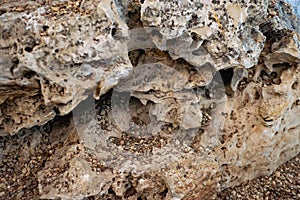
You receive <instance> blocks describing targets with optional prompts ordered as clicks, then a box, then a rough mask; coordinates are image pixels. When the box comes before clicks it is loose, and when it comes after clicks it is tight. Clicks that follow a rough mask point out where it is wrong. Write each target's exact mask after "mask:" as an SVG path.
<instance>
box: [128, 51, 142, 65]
mask: <svg viewBox="0 0 300 200" xmlns="http://www.w3.org/2000/svg"><path fill="white" fill-rule="evenodd" d="M143 55H145V51H144V50H143V49H137V50H134V51H129V52H128V57H129V60H130V62H131V64H132V65H133V66H134V67H136V66H137V65H138V62H139V59H140V58H141V56H143Z"/></svg>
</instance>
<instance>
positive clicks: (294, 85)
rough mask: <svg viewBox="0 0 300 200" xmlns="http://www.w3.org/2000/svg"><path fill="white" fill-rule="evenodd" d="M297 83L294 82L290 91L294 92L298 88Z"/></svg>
mask: <svg viewBox="0 0 300 200" xmlns="http://www.w3.org/2000/svg"><path fill="white" fill-rule="evenodd" d="M298 85H299V83H298V82H297V81H296V82H294V83H293V84H292V89H293V90H296V89H297V88H298Z"/></svg>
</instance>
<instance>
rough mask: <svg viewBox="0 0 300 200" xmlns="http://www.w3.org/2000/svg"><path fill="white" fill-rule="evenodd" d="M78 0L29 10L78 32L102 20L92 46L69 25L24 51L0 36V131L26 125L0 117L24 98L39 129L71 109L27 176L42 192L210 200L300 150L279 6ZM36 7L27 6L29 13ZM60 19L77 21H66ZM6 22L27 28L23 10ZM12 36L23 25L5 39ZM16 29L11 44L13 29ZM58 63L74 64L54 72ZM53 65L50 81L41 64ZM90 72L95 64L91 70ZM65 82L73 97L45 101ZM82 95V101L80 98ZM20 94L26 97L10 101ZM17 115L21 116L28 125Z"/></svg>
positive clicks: (293, 78)
mask: <svg viewBox="0 0 300 200" xmlns="http://www.w3.org/2000/svg"><path fill="white" fill-rule="evenodd" d="M78 2H79V1H78ZM80 2H81V3H78V5H79V6H78V7H77V8H78V9H79V11H80V13H78V14H76V13H73V12H72V13H68V10H66V11H64V9H65V8H64V9H62V10H61V8H59V7H58V8H57V7H49V8H50V10H51V12H54V11H55V12H56V11H57V12H60V11H61V12H62V13H63V14H62V16H61V15H58V16H60V17H62V19H60V18H55V19H52V18H44V15H41V16H39V18H42V19H43V20H45V21H46V22H47V20H50V19H52V21H51V23H54V24H55V23H56V22H57V21H59V23H62V22H64V23H67V25H66V27H74V26H73V25H72V24H68V23H71V22H72V23H80V22H81V20H82V24H81V26H80V27H81V28H84V27H86V29H85V30H94V29H93V28H95V27H96V25H95V26H89V24H90V23H92V22H90V21H89V20H92V21H93V20H96V19H98V18H99V17H103V18H104V19H106V20H108V22H107V23H108V25H107V26H108V27H110V29H109V28H108V29H106V28H105V27H107V26H102V25H101V26H100V27H99V29H100V30H102V31H103V32H101V33H99V35H98V37H99V38H101V39H99V42H98V43H97V38H96V40H92V39H91V38H93V37H92V36H90V34H91V33H94V31H86V32H84V33H82V35H81V34H75V33H74V32H72V31H74V30H73V29H71V28H70V30H69V31H70V32H69V33H70V35H69V37H63V36H61V37H58V36H57V35H56V36H55V37H54V38H55V39H53V38H51V37H50V36H48V34H49V33H52V32H55V31H54V30H57V29H58V30H62V28H61V26H60V25H57V26H52V24H51V23H50V21H48V24H47V26H48V28H46V31H45V32H46V33H44V34H46V36H43V37H46V38H45V39H42V38H40V40H39V41H41V42H40V43H38V44H36V46H34V47H31V52H27V53H26V52H25V53H23V54H19V53H18V50H19V49H20V48H19V47H18V45H17V48H13V44H14V43H9V42H8V41H10V40H5V42H3V43H2V44H6V43H7V48H3V52H5V51H7V52H10V51H11V52H14V54H9V55H18V56H19V57H17V58H14V59H13V58H11V56H4V53H3V56H2V57H1V63H3V64H2V65H1V66H3V67H2V71H3V72H4V73H3V74H4V75H3V78H1V79H0V80H1V81H2V80H3V81H2V82H1V87H3V91H8V95H3V97H0V98H1V99H0V100H1V106H2V105H3V109H2V110H1V113H0V114H2V116H3V117H2V118H1V121H0V122H1V123H2V124H3V125H2V126H3V127H4V128H5V127H6V128H5V130H6V131H10V133H15V132H16V131H17V130H18V129H19V128H21V127H26V125H24V124H22V123H24V122H23V121H21V122H20V123H21V125H18V126H16V123H15V121H16V120H17V118H16V117H15V118H14V121H13V122H10V123H9V122H8V121H7V119H11V117H7V116H8V114H11V113H13V114H14V113H15V112H17V113H20V112H21V111H22V109H24V108H23V107H24V106H29V105H28V104H30V102H31V101H36V102H35V103H34V104H33V105H38V108H39V109H40V110H37V109H35V108H36V107H32V106H30V107H32V110H31V111H30V112H34V113H38V112H42V111H43V112H45V111H46V110H47V109H48V110H49V111H48V112H46V113H47V114H48V115H47V114H43V115H41V116H40V117H39V116H38V118H37V119H39V120H40V122H39V123H38V124H40V123H43V122H45V121H47V120H49V119H51V118H53V117H54V115H55V113H54V110H53V106H56V108H57V109H58V110H59V111H60V112H61V114H65V113H68V112H70V111H71V110H72V111H73V115H74V118H71V121H72V122H71V123H70V124H69V125H68V127H67V128H66V129H67V130H69V131H68V134H65V133H63V132H62V131H59V130H56V129H54V130H53V132H54V133H56V134H57V135H54V136H53V141H52V144H53V145H56V144H64V145H57V149H56V151H55V153H54V154H53V155H52V156H51V157H50V158H49V159H48V160H47V162H46V164H45V166H44V167H43V169H41V170H40V172H39V173H38V181H39V192H40V194H41V196H42V198H64V199H82V198H85V197H90V198H92V197H94V198H100V199H109V198H115V199H172V200H175V199H191V200H192V199H205V198H206V199H212V195H213V194H214V193H216V192H217V191H220V190H222V189H225V188H228V187H232V186H235V185H237V184H240V183H242V182H244V181H247V180H249V179H253V178H255V177H257V176H260V175H265V174H270V173H272V172H273V171H274V170H275V169H276V168H277V167H278V166H279V165H280V164H282V163H284V162H285V161H287V160H289V159H290V158H292V157H293V156H295V155H296V154H298V153H299V152H300V145H299V139H300V135H299V124H300V122H299V117H300V116H299V113H300V112H299V109H300V107H299V105H300V102H299V99H300V91H299V90H300V86H299V67H300V53H299V50H300V45H299V44H300V42H299V39H300V35H299V27H300V25H299V19H298V18H297V17H295V16H294V15H293V13H292V9H291V7H290V6H289V5H288V4H287V3H286V2H284V1H271V0H270V1H268V0H259V1H253V0H245V1H211V2H210V1H201V0H198V1H192V0H183V1H163V0H145V1H137V0H131V1H122V2H121V1H101V2H97V1H80ZM89 3H90V4H89ZM108 3H110V4H109V5H112V7H110V6H107V5H108ZM9 5H10V4H9ZM12 5H13V4H12ZM34 5H35V4H34V3H32V4H28V6H29V7H30V6H34ZM71 5H73V4H71ZM74 5H77V4H76V3H74ZM92 5H93V6H92ZM127 6H128V7H127ZM46 7H47V6H42V7H39V6H37V7H36V9H35V11H34V12H32V13H40V12H42V11H41V10H44V8H46ZM39 9H40V10H39ZM75 10H76V9H75ZM83 11H84V12H87V13H84V14H83V13H81V12H83ZM60 14H61V13H60ZM85 14H87V16H90V18H88V19H86V18H85V16H86V15H85ZM89 14H91V15H89ZM93 14H94V15H93ZM3 15H4V16H10V12H8V13H5V14H2V15H1V16H0V17H2V16H3ZM20 15H22V16H23V15H24V16H25V15H28V14H26V13H25V12H23V11H21V14H20ZM16 16H18V15H16ZM54 16H55V17H57V16H56V15H54ZM64 16H67V17H68V18H71V19H72V17H74V19H75V18H76V20H73V21H72V20H68V21H66V20H65V19H66V18H64ZM91 16H95V18H93V17H91ZM118 16H120V17H118ZM15 18H17V19H19V20H17V22H15V23H13V24H10V26H13V27H14V26H15V25H16V24H18V23H19V24H21V25H22V24H23V25H22V26H23V27H26V21H22V19H23V18H22V17H19V18H18V17H15ZM5 19H6V18H5ZM20 19H21V20H20ZM133 19H134V20H135V21H134V22H133ZM1 20H2V21H3V20H4V17H3V18H1ZM60 20H61V21H60ZM84 20H88V21H89V22H87V21H84ZM104 22H105V20H104V21H101V23H100V24H102V23H104ZM125 22H126V23H127V25H128V27H126V24H125ZM36 23H37V24H39V23H38V22H36ZM97 23H98V22H97ZM97 23H96V24H97ZM6 24H9V23H5V26H6ZM116 24H117V26H116ZM2 26H4V25H2ZM22 26H21V27H22ZM37 27H39V26H35V27H34V28H32V32H33V33H35V31H36V30H38V28H37ZM113 28H115V29H113ZM127 28H131V30H130V31H129V34H127V31H128V30H127ZM25 30H31V29H22V28H21V29H20V30H19V29H18V31H15V32H12V33H19V32H22V31H25ZM64 30H65V29H64ZM97 30H98V29H97ZM108 30H109V31H108ZM106 31H108V32H106ZM75 32H76V31H75ZM22 33H23V34H21V36H20V35H19V36H15V38H22V37H23V36H24V35H26V34H24V33H25V32H22ZM55 33H56V32H55ZM57 34H59V31H57ZM111 34H112V35H111ZM42 35H43V34H42ZM128 35H129V38H126V37H127V36H128ZM79 36H80V37H85V39H86V40H82V41H81V40H80V38H77V37H79ZM130 36H132V37H130ZM24 37H25V36H24ZM34 37H37V36H36V35H34ZM41 37H42V36H41ZM73 38H76V41H79V43H80V41H81V43H80V44H79V47H76V48H75V47H72V45H71V44H73V43H72V41H73ZM145 38H146V39H145ZM149 38H150V39H149ZM126 40H127V42H126ZM55 41H56V42H57V43H55ZM84 41H87V42H86V43H85V42H84ZM100 41H101V42H100ZM103 41H105V42H103ZM138 41H143V43H139V42H138ZM47 42H48V43H49V42H50V43H51V44H53V46H54V47H55V48H56V47H59V48H58V49H59V50H58V52H55V50H54V52H53V51H51V53H49V54H47V53H44V54H43V53H41V51H42V50H43V51H42V52H44V50H45V49H47V48H46V47H45V46H43V47H40V46H38V45H40V44H44V43H46V44H48V43H47ZM17 44H18V43H17ZM26 44H27V43H26ZM85 44H86V45H88V46H85ZM138 44H140V46H139V45H138ZM75 45H76V44H75ZM93 45H99V46H93ZM143 45H145V46H143ZM66 46H67V47H69V46H70V48H67V47H66ZM26 47H27V46H26ZM26 47H24V48H26ZM81 47H82V48H81ZM91 49H93V50H95V51H96V54H94V53H93V52H90V50H91ZM103 49H104V50H106V51H107V52H103V51H102V50H103ZM24 50H25V51H26V49H24ZM27 50H30V49H27ZM69 51H70V54H68V53H66V52H69ZM98 51H99V52H98ZM128 51H129V52H128ZM61 52H63V53H61ZM74 52H75V53H74ZM84 52H85V53H86V54H84ZM81 53H83V54H81ZM90 53H91V55H95V57H93V56H92V57H93V58H90ZM127 53H129V58H130V61H131V63H132V65H133V66H134V67H133V68H132V65H131V64H130V63H129V58H128V56H127ZM1 55H2V54H1ZM82 55H83V57H82ZM38 56H39V57H38ZM37 57H38V58H40V59H41V58H43V61H44V62H41V63H39V62H37V60H38V59H37ZM116 58H118V59H116ZM50 61H53V63H56V65H55V64H54V65H49V62H50ZM36 63H38V64H36ZM57 63H59V64H57ZM65 63H67V64H66V66H69V65H68V64H70V63H72V64H73V66H72V67H70V68H67V69H68V70H65V69H64V68H63V66H65ZM78 63H79V64H78ZM94 63H97V64H95V65H93V64H94ZM5 66H6V67H5ZM57 66H59V67H60V68H59V71H57V72H59V74H58V75H59V76H56V74H55V73H54V71H53V70H51V69H52V68H51V67H54V68H55V67H57ZM96 66H100V67H99V68H97V70H95V68H96ZM24 69H29V71H28V70H24ZM72 70H73V71H72ZM129 70H131V72H130V73H128V71H129ZM79 72H80V77H81V78H83V77H89V78H86V79H84V80H83V79H78V77H77V76H76V75H78V74H77V73H79ZM90 72H91V73H93V75H92V76H89V73H90ZM73 73H74V74H75V75H74V74H73ZM61 77H62V78H61ZM121 77H122V79H120V78H121ZM64 79H66V80H67V82H65V81H64ZM90 79H91V80H90ZM70 81H71V82H70ZM67 83H72V84H71V85H70V87H67V86H68V84H67ZM23 85H26V87H23ZM114 85H116V86H115V87H114V90H113V91H111V92H110V93H108V94H106V96H105V97H102V98H101V100H100V101H96V102H95V100H94V98H98V97H99V96H100V95H101V94H104V93H105V92H106V91H107V90H108V89H109V88H110V87H113V86H114ZM71 86H72V87H71ZM60 87H62V88H65V89H64V90H60V89H59V88H60ZM21 88H22V89H21ZM28 88H29V89H28ZM73 88H76V91H77V93H72V92H69V93H71V94H72V95H73V96H72V95H69V96H67V97H64V95H61V96H59V95H58V93H59V94H60V93H61V92H62V91H64V92H63V93H62V94H68V91H70V90H71V91H72V90H73ZM93 89H94V90H95V93H94V96H92V95H90V97H89V98H88V99H87V100H85V101H83V100H84V99H85V98H86V96H87V95H88V91H90V90H93ZM32 94H34V95H32ZM90 94H92V93H90ZM22 95H23V96H25V97H26V98H27V99H29V100H27V101H26V102H27V103H28V104H24V103H22V99H21V100H20V101H16V100H14V98H12V97H19V96H22ZM26 98H25V99H26ZM71 99H72V103H69V101H70V100H71ZM74 102H75V103H74ZM79 102H81V103H80V104H79ZM77 104H79V105H78V106H77V107H76V108H75V109H74V107H75V106H76V105H77ZM10 106H11V107H13V106H15V107H17V108H19V109H15V110H12V108H11V107H10ZM4 108H5V109H4ZM9 108H10V110H9ZM6 109H8V110H6ZM25 111H26V112H29V111H27V109H25V110H24V111H23V112H25ZM11 115H12V114H11ZM14 115H16V114H14ZM28 115H29V116H28V120H29V119H30V120H31V119H36V118H35V117H32V116H33V114H31V115H30V113H29V114H28ZM35 116H36V115H35ZM26 123H27V126H31V125H34V124H37V123H34V122H30V123H29V122H27V121H26ZM4 125H5V126H4ZM10 127H13V128H14V130H15V131H11V129H9V128H10ZM16 127H17V128H16ZM55 138H59V139H55Z"/></svg>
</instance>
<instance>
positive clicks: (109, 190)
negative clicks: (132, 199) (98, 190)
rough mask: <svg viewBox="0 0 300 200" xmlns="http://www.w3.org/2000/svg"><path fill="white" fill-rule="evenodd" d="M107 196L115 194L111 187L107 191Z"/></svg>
mask: <svg viewBox="0 0 300 200" xmlns="http://www.w3.org/2000/svg"><path fill="white" fill-rule="evenodd" d="M108 194H112V195H114V196H115V195H116V192H115V191H114V190H113V189H112V187H110V188H109V189H108Z"/></svg>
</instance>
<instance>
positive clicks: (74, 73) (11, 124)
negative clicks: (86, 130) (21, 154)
mask: <svg viewBox="0 0 300 200" xmlns="http://www.w3.org/2000/svg"><path fill="white" fill-rule="evenodd" d="M1 9H2V10H4V12H3V13H2V14H1V16H0V31H1V38H0V43H1V49H2V53H1V55H0V56H1V63H2V64H1V65H0V68H1V71H2V72H3V73H1V79H0V81H1V82H0V85H1V93H5V95H1V101H0V102H3V104H6V105H7V106H4V105H3V104H2V105H1V111H2V114H3V115H4V119H6V120H7V121H3V120H2V123H1V124H0V127H1V128H0V129H1V130H2V131H1V132H3V131H4V132H6V133H10V134H13V133H16V132H17V131H18V130H20V129H21V128H23V127H31V126H33V125H37V124H43V123H44V122H46V121H48V120H50V119H52V118H53V117H54V115H55V112H54V110H55V109H56V112H59V113H60V114H62V115H64V114H67V113H69V112H70V111H71V110H73V108H74V107H76V105H78V103H80V102H81V101H82V100H84V99H85V98H87V95H88V93H90V92H91V91H93V92H94V96H95V98H99V97H100V96H101V95H102V94H104V93H106V92H107V91H108V90H109V89H110V88H111V87H113V86H114V85H115V84H117V82H118V79H120V78H122V77H124V76H127V75H128V72H129V70H130V69H131V64H130V62H129V59H128V55H127V46H126V37H128V32H127V26H126V24H125V23H124V21H123V20H121V18H120V17H119V16H118V12H117V8H116V5H115V4H114V1H110V0H107V1H106V0H105V1H101V2H98V1H93V0H91V1H73V2H68V3H67V4H65V2H59V1H54V2H52V3H43V4H39V3H37V2H34V1H28V2H20V3H18V2H14V1H12V2H10V1H8V2H7V3H4V4H3V5H1ZM13 87H15V89H13ZM20 88H22V89H20ZM32 89H34V90H35V91H36V92H33V93H30V92H27V93H26V92H25V91H27V90H28V91H31V90H32ZM8 91H11V92H8ZM22 97H25V98H28V99H31V98H32V97H34V98H35V101H39V102H40V103H38V104H35V103H34V102H32V100H28V102H30V104H31V105H30V107H29V106H27V107H26V104H25V105H24V104H22V103H20V104H18V103H17V105H13V107H11V106H12V105H10V104H11V103H10V102H11V101H16V99H17V98H22ZM25 102H26V101H25ZM10 107H11V108H10ZM5 109H13V110H15V111H14V112H13V113H9V112H6V111H5ZM22 110H27V112H24V111H22ZM41 113H43V114H41Z"/></svg>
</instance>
